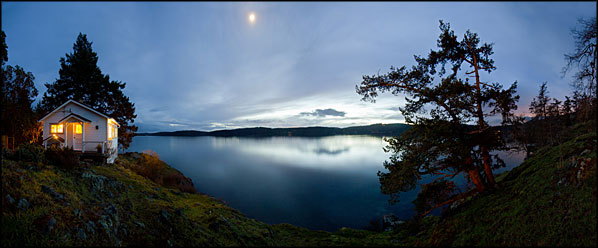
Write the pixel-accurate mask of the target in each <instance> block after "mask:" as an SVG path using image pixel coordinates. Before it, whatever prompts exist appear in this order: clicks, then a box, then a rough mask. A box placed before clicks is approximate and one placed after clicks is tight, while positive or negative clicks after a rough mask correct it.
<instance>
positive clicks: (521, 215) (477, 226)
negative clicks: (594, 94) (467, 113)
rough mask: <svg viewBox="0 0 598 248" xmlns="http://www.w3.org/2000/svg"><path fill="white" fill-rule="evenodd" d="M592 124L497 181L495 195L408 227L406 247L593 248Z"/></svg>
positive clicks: (597, 237)
mask: <svg viewBox="0 0 598 248" xmlns="http://www.w3.org/2000/svg"><path fill="white" fill-rule="evenodd" d="M592 125H594V127H595V123H591V124H590V123H586V124H585V125H578V126H576V127H574V128H572V130H570V131H569V132H568V136H569V137H570V139H569V140H568V141H566V142H563V143H562V144H560V145H558V146H555V147H545V148H543V149H540V150H539V151H538V152H536V154H535V155H534V156H532V157H531V158H529V159H527V160H526V161H524V162H523V163H522V164H521V165H520V166H519V167H516V168H514V169H513V170H511V171H508V172H505V173H503V174H501V175H499V176H498V177H497V181H498V182H499V185H500V189H499V190H498V191H497V192H495V193H493V194H489V195H485V196H477V197H474V198H473V199H470V200H469V201H468V202H465V203H463V204H461V205H460V206H458V207H456V206H455V208H454V209H452V210H449V211H447V212H446V213H445V214H444V216H443V217H441V218H439V217H434V216H431V217H426V218H424V220H422V221H420V222H418V223H416V221H411V222H410V223H406V224H404V225H403V226H402V230H401V231H400V232H399V234H398V235H399V236H400V238H398V239H399V240H401V243H402V244H406V245H410V246H463V245H478V246H553V245H556V246H569V245H572V246H593V247H596V245H597V241H598V234H597V229H596V225H597V221H596V220H597V216H596V208H597V200H596V196H597V182H596V160H597V159H596V131H595V129H594V131H591V132H588V131H587V130H588V127H589V126H592Z"/></svg>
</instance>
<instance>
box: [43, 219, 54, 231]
mask: <svg viewBox="0 0 598 248" xmlns="http://www.w3.org/2000/svg"><path fill="white" fill-rule="evenodd" d="M55 225H56V219H54V217H51V218H50V220H48V223H47V224H46V227H45V229H44V231H45V232H46V233H47V234H50V233H51V232H52V229H54V226H55Z"/></svg>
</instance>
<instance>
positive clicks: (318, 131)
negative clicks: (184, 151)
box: [135, 123, 409, 137]
mask: <svg viewBox="0 0 598 248" xmlns="http://www.w3.org/2000/svg"><path fill="white" fill-rule="evenodd" d="M408 128H409V125H407V124H402V123H394V124H372V125H367V126H353V127H345V128H338V127H294V128H267V127H252V128H238V129H225V130H216V131H197V130H180V131H171V132H153V133H137V134H135V136H185V137H198V136H217V137H235V136H238V137H271V136H295V137H323V136H333V135H372V136H397V135H400V134H401V133H403V132H404V131H405V130H407V129H408Z"/></svg>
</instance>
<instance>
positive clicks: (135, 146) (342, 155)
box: [127, 135, 524, 231]
mask: <svg viewBox="0 0 598 248" xmlns="http://www.w3.org/2000/svg"><path fill="white" fill-rule="evenodd" d="M385 145H386V142H385V141H384V140H383V139H382V138H381V137H373V136H361V135H341V136H328V137H316V138H312V137H266V138H250V137H212V136H203V137H170V136H136V137H134V138H133V142H132V143H131V146H130V147H129V149H127V151H136V152H142V151H144V150H148V149H149V150H152V151H155V152H157V153H158V155H159V156H160V158H161V159H162V160H163V161H165V162H166V163H168V164H169V165H171V166H172V167H174V168H176V169H177V170H179V171H181V172H182V173H183V174H185V176H187V177H189V178H191V179H192V180H193V184H194V185H195V188H196V189H197V190H198V191H199V192H202V193H204V194H207V195H210V196H214V197H215V198H217V199H221V200H223V201H225V202H226V203H227V204H228V205H229V206H231V207H233V208H235V209H238V210H240V211H241V212H242V213H244V214H245V215H247V216H248V217H251V218H255V219H257V220H259V221H262V222H266V223H269V224H278V223H289V224H293V225H296V226H301V227H306V228H309V229H312V230H325V231H336V230H338V229H339V228H341V227H351V228H363V227H365V226H366V225H367V224H368V222H369V221H370V220H372V219H374V218H379V217H381V216H382V215H385V214H391V213H392V214H395V215H396V216H398V217H399V218H400V219H408V218H410V217H411V216H412V215H413V214H415V210H414V209H413V208H414V207H413V204H412V201H413V200H414V199H415V197H416V195H417V191H419V187H418V188H416V189H415V190H413V191H410V192H405V193H402V194H401V202H399V203H397V204H395V205H390V204H389V203H388V199H389V197H388V196H387V195H384V194H382V193H380V184H379V181H378V176H377V174H376V173H377V172H378V171H383V170H385V169H384V166H383V165H382V163H383V162H384V161H385V160H387V159H388V157H389V156H390V154H388V153H385V152H384V151H383V150H382V148H383V147H384V146H385ZM502 155H503V156H501V157H502V158H503V159H504V160H505V162H506V163H507V168H501V169H500V171H504V170H508V169H510V168H512V167H513V166H516V165H519V164H520V163H521V161H522V160H523V155H524V154H523V153H517V154H513V155H509V154H506V153H505V154H502ZM500 171H498V170H497V172H500Z"/></svg>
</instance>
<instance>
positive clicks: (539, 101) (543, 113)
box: [529, 82, 550, 119]
mask: <svg viewBox="0 0 598 248" xmlns="http://www.w3.org/2000/svg"><path fill="white" fill-rule="evenodd" d="M546 83H547V82H544V83H542V85H541V86H540V92H539V93H538V96H536V97H534V99H533V100H532V103H531V104H530V107H529V110H530V112H531V113H532V114H534V115H535V116H536V117H537V118H539V119H546V117H547V116H548V102H549V101H550V97H549V96H548V95H547V94H548V90H547V87H546Z"/></svg>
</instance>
